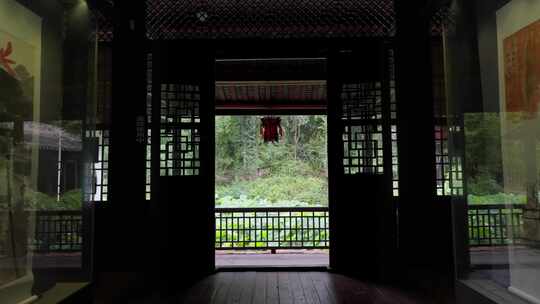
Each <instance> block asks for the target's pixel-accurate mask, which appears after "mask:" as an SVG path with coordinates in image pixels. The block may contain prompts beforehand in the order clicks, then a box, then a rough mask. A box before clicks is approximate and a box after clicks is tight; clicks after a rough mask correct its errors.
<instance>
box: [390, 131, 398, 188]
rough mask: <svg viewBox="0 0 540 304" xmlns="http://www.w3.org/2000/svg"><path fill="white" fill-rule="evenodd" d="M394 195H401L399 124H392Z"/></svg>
mask: <svg viewBox="0 0 540 304" xmlns="http://www.w3.org/2000/svg"><path fill="white" fill-rule="evenodd" d="M391 128H392V195H393V196H399V153H398V142H397V140H398V134H397V126H396V125H392V126H391Z"/></svg>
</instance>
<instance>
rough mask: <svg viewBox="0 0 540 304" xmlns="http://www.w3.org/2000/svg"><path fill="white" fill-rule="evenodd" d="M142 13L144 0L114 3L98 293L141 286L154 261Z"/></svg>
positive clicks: (129, 291) (133, 291)
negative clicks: (147, 178)
mask: <svg viewBox="0 0 540 304" xmlns="http://www.w3.org/2000/svg"><path fill="white" fill-rule="evenodd" d="M144 13H145V1H116V2H115V5H114V41H113V84H114V85H113V93H112V96H113V98H112V99H113V100H112V106H111V108H112V113H111V130H110V131H111V132H110V141H111V145H110V154H109V159H110V160H109V163H110V165H109V195H108V201H107V202H104V203H98V206H97V208H96V232H95V238H96V247H95V253H96V254H95V258H96V279H97V287H98V297H100V298H107V295H109V294H115V295H122V294H125V295H134V294H137V293H139V292H142V291H144V290H145V288H142V287H143V286H145V285H146V284H145V283H144V280H143V279H144V277H145V276H144V273H145V271H146V269H147V268H149V266H150V265H149V264H150V263H151V262H152V261H153V258H152V255H150V253H151V251H150V250H151V248H150V246H149V241H148V240H149V239H150V235H149V233H148V232H149V231H150V229H151V226H152V222H151V219H150V218H149V216H148V212H147V210H148V205H149V203H148V202H146V201H145V149H146V145H145V140H144V133H143V134H140V133H141V132H140V131H141V130H140V129H139V130H138V128H137V125H138V124H139V125H140V122H141V121H142V122H143V124H144V121H145V113H146V67H145V62H146V48H145V43H146V41H145V27H144ZM143 126H144V125H143ZM143 131H144V129H143Z"/></svg>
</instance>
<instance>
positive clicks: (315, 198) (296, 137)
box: [216, 116, 328, 207]
mask: <svg viewBox="0 0 540 304" xmlns="http://www.w3.org/2000/svg"><path fill="white" fill-rule="evenodd" d="M281 119H282V127H283V129H284V131H285V135H284V137H283V138H282V139H281V140H280V141H279V142H278V143H264V142H263V140H262V138H261V136H260V117H257V116H218V117H216V204H217V205H218V206H221V207H225V206H228V207H237V206H243V207H248V206H249V207H257V206H259V207H262V206H274V207H275V206H326V205H328V172H327V146H326V117H324V116H282V117H281Z"/></svg>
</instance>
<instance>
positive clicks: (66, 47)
mask: <svg viewBox="0 0 540 304" xmlns="http://www.w3.org/2000/svg"><path fill="white" fill-rule="evenodd" d="M90 24H91V23H90V12H89V10H88V7H87V5H86V3H85V2H84V1H70V3H69V4H68V2H65V1H56V0H47V1H45V0H44V1H17V0H2V1H0V303H19V302H21V301H27V300H31V299H32V298H33V297H34V298H35V296H36V295H46V294H47V292H48V291H49V290H51V289H52V288H54V287H55V286H56V285H58V284H61V283H63V282H68V281H78V282H82V281H85V280H86V279H87V278H88V272H87V269H85V267H86V266H85V264H84V263H83V259H84V257H85V254H87V252H90V251H87V249H88V246H89V244H90V243H89V240H90V237H89V236H88V235H84V231H85V230H84V229H83V227H86V225H90V219H91V218H90V217H88V216H85V215H84V212H83V210H84V209H85V208H86V206H90V203H91V201H92V197H91V196H90V195H85V194H87V193H89V192H90V190H91V189H92V187H91V186H89V185H91V184H92V180H93V179H92V177H91V174H92V171H90V166H89V165H88V164H91V163H93V161H94V159H95V158H94V153H92V150H94V149H93V148H92V147H93V146H95V145H94V144H93V140H92V139H91V138H88V137H83V134H86V131H87V130H91V129H92V128H93V127H92V126H93V122H94V121H95V119H94V118H93V117H92V115H94V114H93V113H95V110H93V109H92V107H93V105H94V103H93V102H92V96H93V93H92V88H93V87H92V85H91V83H92V73H93V72H92V71H93V66H94V64H93V61H94V59H93V55H92V54H93V51H92V50H93V49H95V47H94V42H93V38H91V37H92V35H91V33H92V32H93V31H92V30H91V26H90ZM89 38H90V39H89ZM66 62H69V63H70V64H69V65H66V64H64V63H66ZM85 205H86V206H85ZM68 270H69V273H71V274H72V276H67V275H66V273H68Z"/></svg>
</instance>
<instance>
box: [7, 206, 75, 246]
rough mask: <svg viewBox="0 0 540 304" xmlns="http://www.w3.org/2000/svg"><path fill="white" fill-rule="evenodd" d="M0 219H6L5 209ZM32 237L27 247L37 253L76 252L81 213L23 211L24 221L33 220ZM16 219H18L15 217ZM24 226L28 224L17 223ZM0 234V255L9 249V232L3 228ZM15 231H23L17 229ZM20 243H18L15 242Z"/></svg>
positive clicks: (67, 211) (72, 211) (69, 211)
mask: <svg viewBox="0 0 540 304" xmlns="http://www.w3.org/2000/svg"><path fill="white" fill-rule="evenodd" d="M1 216H2V219H7V218H8V214H7V211H2V214H1ZM34 216H35V231H34V237H33V239H32V240H31V241H30V243H28V244H27V245H28V247H29V248H30V249H31V250H32V251H34V252H37V253H49V252H78V251H81V250H82V242H83V233H82V213H81V211H79V210H62V211H56V210H54V211H53V210H50V211H28V212H25V213H24V217H23V218H25V220H26V221H28V220H34ZM16 220H20V218H17V219H16ZM18 226H19V227H22V228H25V227H30V225H18ZM2 232H3V233H4V234H5V235H2V236H0V256H3V255H8V252H9V251H11V249H10V247H11V242H9V240H10V239H11V237H10V232H9V230H7V229H3V230H2ZM17 233H19V234H20V233H23V232H21V231H18V232H17ZM16 244H17V245H20V243H16Z"/></svg>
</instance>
